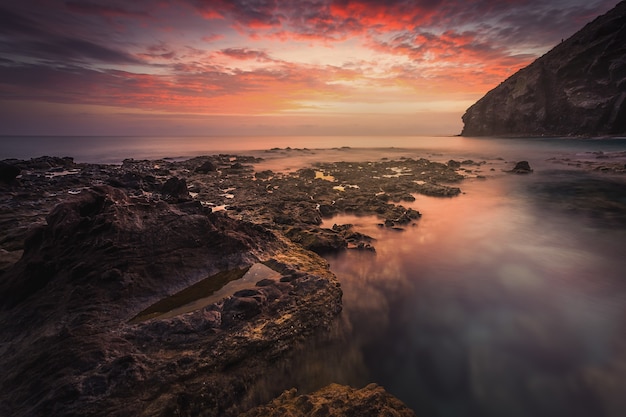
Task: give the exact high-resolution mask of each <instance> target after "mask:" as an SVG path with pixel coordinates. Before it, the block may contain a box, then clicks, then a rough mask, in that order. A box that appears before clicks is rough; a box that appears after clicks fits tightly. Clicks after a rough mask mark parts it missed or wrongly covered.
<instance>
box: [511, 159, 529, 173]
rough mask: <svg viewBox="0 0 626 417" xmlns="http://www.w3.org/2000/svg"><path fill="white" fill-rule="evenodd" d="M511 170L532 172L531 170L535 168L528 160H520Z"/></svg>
mask: <svg viewBox="0 0 626 417" xmlns="http://www.w3.org/2000/svg"><path fill="white" fill-rule="evenodd" d="M509 172H512V173H514V174H530V173H531V172H533V170H532V168H531V167H530V164H529V163H528V161H519V162H518V163H516V164H515V167H513V169H512V170H511V171H509Z"/></svg>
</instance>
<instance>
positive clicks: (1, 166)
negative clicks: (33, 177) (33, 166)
mask: <svg viewBox="0 0 626 417" xmlns="http://www.w3.org/2000/svg"><path fill="white" fill-rule="evenodd" d="M21 171H22V170H21V169H19V168H18V167H16V166H15V165H11V164H7V163H6V162H2V161H0V181H2V182H11V181H13V180H14V179H15V178H16V177H17V176H18V175H20V172H21Z"/></svg>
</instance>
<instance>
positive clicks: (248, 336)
mask: <svg viewBox="0 0 626 417" xmlns="http://www.w3.org/2000/svg"><path fill="white" fill-rule="evenodd" d="M261 257H262V258H263V259H268V258H271V257H275V258H276V260H274V261H273V262H271V263H269V264H270V265H272V267H273V268H276V270H280V271H281V274H284V275H285V276H289V277H291V279H290V280H289V282H276V283H267V285H265V286H262V287H255V286H254V284H251V288H249V289H244V290H241V291H239V292H237V293H236V294H235V296H233V297H231V298H229V299H227V300H225V301H223V302H217V303H216V304H212V305H210V306H208V307H206V308H203V309H199V310H194V311H192V312H190V313H187V314H183V315H179V316H176V317H172V318H169V319H158V318H154V319H151V320H147V321H145V322H142V323H138V324H134V323H129V320H130V319H131V318H132V317H134V316H135V315H136V314H137V313H138V312H139V311H141V310H142V309H143V308H145V307H147V306H149V305H151V304H154V303H155V302H156V301H158V300H159V299H162V298H163V297H167V296H169V295H170V294H172V293H176V292H177V291H180V290H182V289H184V288H187V287H188V286H190V285H192V284H194V283H195V282H197V281H199V280H201V279H202V278H203V277H205V276H207V275H210V274H211V273H212V272H217V271H220V270H228V269H230V268H233V267H244V266H249V265H250V264H251V263H254V262H259V261H261V260H262V259H261ZM2 278H3V279H2V280H1V281H0V324H1V325H2V329H3V331H2V333H1V334H0V344H1V345H2V347H3V354H2V355H1V356H0V368H1V369H3V378H2V379H1V380H0V404H2V405H1V406H0V409H1V410H2V413H3V414H6V415H27V414H32V415H56V416H70V415H95V416H99V415H101V416H105V415H115V414H118V415H119V414H125V415H146V416H160V415H177V414H178V415H197V414H203V415H208V416H234V415H238V413H239V411H240V409H239V407H241V404H242V403H243V400H244V398H245V396H246V395H247V394H248V393H249V392H250V391H249V390H250V389H252V388H250V387H254V386H255V383H256V381H259V380H260V379H262V378H263V377H264V375H265V374H266V373H267V369H268V366H269V365H268V364H270V363H271V364H276V363H278V361H281V360H286V359H287V357H288V356H289V354H290V352H292V351H293V349H294V346H295V345H296V344H297V341H299V340H301V339H302V338H305V337H307V335H310V334H312V333H313V332H315V331H317V330H318V329H324V328H328V326H330V323H331V322H332V320H333V318H334V317H336V315H337V314H338V313H339V311H340V310H341V301H340V300H341V290H340V288H339V287H338V284H337V281H336V278H335V277H334V276H333V275H332V274H331V273H330V271H329V270H328V266H327V264H326V263H325V262H324V261H323V260H322V259H321V258H319V257H317V256H316V255H314V254H312V253H311V252H307V251H304V250H303V249H301V248H299V247H297V246H296V245H293V244H291V243H289V241H287V240H285V239H284V238H282V237H280V236H279V235H277V234H275V233H274V232H272V231H270V230H268V229H266V228H264V227H262V226H259V225H254V224H251V223H247V222H242V221H239V220H235V219H231V218H230V217H228V216H227V215H226V214H223V213H211V212H207V211H199V210H198V209H197V207H192V208H187V207H186V206H185V205H184V204H178V205H177V206H176V207H174V206H171V205H170V204H168V203H166V202H164V201H157V202H154V201H153V202H150V203H148V202H147V201H146V200H145V199H140V198H136V197H132V196H130V195H128V194H127V193H126V192H125V191H124V190H121V189H118V188H113V187H109V186H98V187H93V188H90V189H87V190H83V192H82V193H80V194H78V195H76V196H74V197H73V198H71V199H69V200H67V201H65V202H64V203H62V204H61V205H59V206H57V207H56V208H55V209H54V210H53V211H52V212H51V213H50V214H49V215H48V216H47V224H45V225H42V226H40V227H38V228H37V229H36V230H35V231H34V232H33V233H32V234H31V236H30V237H29V238H28V239H27V241H26V243H25V246H24V255H23V257H22V258H21V259H20V260H19V261H18V262H17V263H16V264H15V265H13V266H12V267H10V268H9V269H7V270H6V271H5V272H4V273H3V276H2ZM268 300H271V303H270V302H269V301H268ZM25 334H28V335H29V336H28V338H27V340H26V339H24V337H23V336H24V335H25ZM181 355H182V356H181ZM172 358H176V360H173V359H172ZM244 387H246V389H244ZM155 388H157V389H155ZM286 388H288V387H277V389H278V390H283V389H286ZM147 396H149V401H146V398H148V397H147ZM183 397H184V401H180V399H181V398H183ZM32 398H41V399H42V400H41V401H37V402H36V403H33V402H32V401H31V399H32Z"/></svg>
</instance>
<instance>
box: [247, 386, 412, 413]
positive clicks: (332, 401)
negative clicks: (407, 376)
mask: <svg viewBox="0 0 626 417" xmlns="http://www.w3.org/2000/svg"><path fill="white" fill-rule="evenodd" d="M306 416H317V417H330V416H334V417H350V416H360V417H369V416H371V417H378V416H389V417H415V413H413V411H412V410H411V409H409V408H408V407H407V406H405V405H404V404H403V403H402V402H400V401H399V400H398V399H396V398H395V397H393V396H391V395H389V394H388V393H387V392H385V390H384V389H383V388H382V387H380V386H378V385H376V384H370V385H368V386H366V387H364V388H362V389H355V388H350V387H346V386H342V385H338V384H331V385H329V386H327V387H324V388H322V389H320V390H318V391H315V392H314V393H311V394H308V395H297V393H296V390H295V389H292V390H289V391H286V392H284V393H283V394H282V395H281V396H280V397H278V398H277V399H275V400H274V401H272V402H271V403H269V404H267V405H265V406H261V407H258V408H255V409H253V410H250V411H248V412H246V413H244V414H242V417H306Z"/></svg>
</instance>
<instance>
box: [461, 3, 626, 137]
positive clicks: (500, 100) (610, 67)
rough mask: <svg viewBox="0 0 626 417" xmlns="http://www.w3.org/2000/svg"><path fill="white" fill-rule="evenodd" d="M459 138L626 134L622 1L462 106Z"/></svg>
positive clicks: (625, 13) (625, 39)
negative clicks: (463, 109)
mask: <svg viewBox="0 0 626 417" xmlns="http://www.w3.org/2000/svg"><path fill="white" fill-rule="evenodd" d="M463 123H464V128H463V131H462V133H461V135H462V136H497V135H503V136H602V135H624V134H626V1H622V2H620V3H619V4H617V6H616V7H615V8H613V9H612V10H610V11H609V12H608V13H606V14H605V15H603V16H600V17H598V18H596V19H595V20H593V21H592V22H591V23H588V24H587V25H586V26H585V27H584V28H582V29H581V30H580V31H578V32H577V33H575V34H574V35H573V36H572V37H570V38H569V39H567V40H565V41H563V42H561V43H560V44H559V45H557V46H556V47H555V48H553V49H552V50H551V51H549V52H548V53H546V54H545V55H543V56H542V57H540V58H538V59H537V60H536V61H534V62H533V63H532V64H530V65H529V66H527V67H525V68H523V69H521V70H520V71H518V72H517V73H515V74H514V75H512V76H511V77H509V78H508V79H507V80H505V81H504V82H503V83H501V84H500V85H499V86H498V87H496V88H494V89H493V90H491V91H489V92H488V93H487V94H486V95H485V96H484V97H483V98H481V99H480V100H479V101H477V102H476V103H475V104H474V105H472V106H471V107H470V108H468V109H467V111H466V112H465V114H464V115H463Z"/></svg>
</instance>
